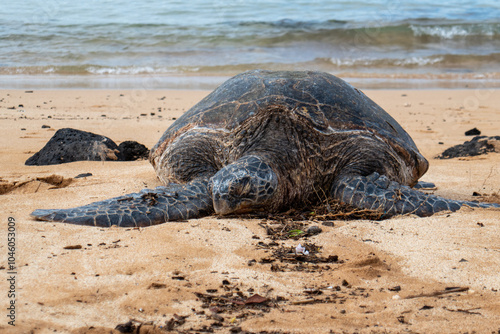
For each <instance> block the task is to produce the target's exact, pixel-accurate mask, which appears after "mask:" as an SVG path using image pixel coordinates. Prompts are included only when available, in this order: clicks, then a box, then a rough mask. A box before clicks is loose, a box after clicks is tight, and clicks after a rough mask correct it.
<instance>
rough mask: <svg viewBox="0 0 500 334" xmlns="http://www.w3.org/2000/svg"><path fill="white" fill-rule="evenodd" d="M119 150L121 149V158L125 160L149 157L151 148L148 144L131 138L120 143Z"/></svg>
mask: <svg viewBox="0 0 500 334" xmlns="http://www.w3.org/2000/svg"><path fill="white" fill-rule="evenodd" d="M118 150H119V151H120V158H121V159H120V160H123V161H133V160H139V159H147V158H148V156H149V150H148V148H147V147H146V146H144V145H142V144H139V143H138V142H136V141H131V140H127V141H124V142H123V143H121V144H120V145H118Z"/></svg>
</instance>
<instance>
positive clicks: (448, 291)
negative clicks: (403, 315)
mask: <svg viewBox="0 0 500 334" xmlns="http://www.w3.org/2000/svg"><path fill="white" fill-rule="evenodd" d="M468 290H469V288H468V287H465V288H460V287H458V288H447V289H445V290H441V291H434V292H431V293H422V294H419V295H410V296H408V297H406V298H405V299H412V298H420V297H436V296H441V295H446V294H449V293H455V292H464V291H468Z"/></svg>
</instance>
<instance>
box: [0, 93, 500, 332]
mask: <svg viewBox="0 0 500 334" xmlns="http://www.w3.org/2000/svg"><path fill="white" fill-rule="evenodd" d="M208 93H209V92H208V91H196V90H189V91H181V90H77V89H75V90H53V91H46V90H33V91H32V90H1V91H0V119H1V121H0V131H1V134H0V138H1V140H0V154H1V156H2V159H1V160H0V171H1V173H0V194H1V195H0V199H1V200H0V213H1V214H0V215H1V219H0V223H1V230H2V232H1V235H2V240H1V242H0V254H1V258H2V261H1V262H0V275H1V277H2V279H1V280H0V293H1V295H2V298H1V301H2V302H1V306H2V310H3V311H2V313H1V319H2V321H1V322H0V331H1V332H2V333H37V334H38V333H54V332H57V333H119V331H118V330H117V329H115V328H116V326H117V325H120V324H125V323H127V322H129V321H130V320H132V319H133V320H134V322H133V324H134V325H135V326H139V325H140V324H142V327H141V331H140V333H164V332H165V331H164V329H165V328H168V329H170V330H171V332H172V333H197V332H200V333H201V332H210V331H212V332H215V333H228V332H230V331H231V330H232V331H233V332H235V333H237V332H239V331H247V332H249V333H260V332H262V333H401V332H411V333H466V332H467V333H472V332H475V333H497V332H500V291H499V290H500V269H499V268H500V238H499V236H500V210H498V209H490V210H486V209H470V208H463V209H461V210H460V211H458V212H456V213H442V214H438V215H435V216H432V217H428V218H418V217H414V216H404V217H395V218H392V219H388V220H384V221H369V220H351V221H334V222H333V223H334V224H333V226H324V225H321V223H311V225H318V226H320V227H321V228H322V230H323V231H322V233H320V234H318V235H316V236H312V237H309V238H308V239H300V240H294V239H289V240H277V241H276V243H277V244H278V245H279V246H284V247H296V246H297V245H298V243H313V244H315V245H316V246H318V247H321V249H320V254H321V256H323V257H328V256H338V261H335V262H333V263H328V264H325V263H319V264H310V263H305V264H302V267H300V266H298V265H297V264H293V263H282V262H280V261H278V260H276V261H274V262H272V263H270V262H269V261H266V259H268V258H269V257H270V256H271V253H272V250H273V249H275V248H276V247H277V246H276V245H269V244H270V243H271V242H272V240H271V239H269V237H268V236H267V235H266V229H264V228H263V227H261V226H260V225H259V223H262V220H260V219H243V218H231V219H229V218H218V217H208V218H203V219H195V220H190V221H188V222H181V223H166V224H162V225H157V226H153V227H149V228H143V229H123V228H109V229H106V228H93V227H82V226H72V225H67V224H57V223H47V222H40V221H35V220H33V219H32V218H30V216H29V214H30V212H32V211H33V210H34V209H39V208H69V207H74V206H79V205H84V204H88V203H90V202H93V201H97V200H102V199H106V198H110V197H115V196H119V195H123V194H127V193H130V192H137V191H139V190H140V189H143V188H145V187H148V188H152V187H156V186H158V185H161V184H160V182H159V181H158V180H157V178H156V175H155V173H154V171H153V168H152V166H151V165H150V164H149V162H148V161H146V160H143V161H134V162H74V163H68V164H62V165H53V166H25V165H24V162H25V161H26V159H28V158H29V157H30V156H31V155H33V154H34V153H35V152H37V151H38V150H40V149H41V148H42V147H43V146H44V145H45V143H46V142H47V141H48V140H49V139H50V138H51V137H52V136H53V135H54V133H55V131H56V130H58V129H61V128H65V127H70V128H76V129H80V130H85V131H90V132H93V133H96V134H101V135H104V136H107V137H110V138H111V139H113V140H114V141H115V142H116V143H117V144H119V143H120V142H123V141H126V140H135V141H138V142H139V143H142V144H144V145H146V146H147V147H148V148H151V147H152V146H153V145H154V144H155V143H156V141H157V140H158V139H159V138H160V136H161V134H162V133H163V132H164V131H165V130H166V129H167V128H168V126H170V125H171V124H172V123H173V122H174V120H175V119H176V118H178V117H179V116H180V115H182V113H183V112H185V111H187V110H188V109H189V108H190V107H191V106H193V105H194V104H195V103H196V102H198V101H199V100H200V99H202V98H203V97H204V96H206V95H207V94H208ZM365 93H366V94H367V95H368V96H369V97H370V98H372V99H373V100H374V101H375V102H377V103H378V104H380V105H381V106H382V107H383V108H384V109H385V110H386V111H387V112H389V113H390V114H391V115H392V116H393V117H394V118H395V119H396V120H397V121H398V122H399V123H400V124H401V125H402V126H403V128H404V129H405V130H406V131H407V132H408V133H409V134H410V135H411V137H412V138H413V139H414V141H415V143H416V144H417V146H418V147H419V149H420V151H421V152H422V153H423V155H424V156H425V157H426V158H427V159H428V160H429V162H430V168H429V171H428V172H427V174H426V175H424V177H423V178H422V179H423V180H425V181H428V182H434V183H435V184H436V186H437V190H435V191H434V193H435V194H437V195H440V196H443V197H447V198H452V199H459V200H476V199H478V197H473V196H472V194H473V193H474V192H477V193H480V194H482V195H484V196H483V197H480V198H479V199H482V200H491V201H496V202H499V197H498V194H500V154H498V153H490V154H487V155H481V156H477V157H472V158H458V159H449V160H438V159H435V158H434V157H435V156H436V155H438V154H439V153H441V152H442V151H444V149H446V148H448V147H451V146H453V145H456V144H460V143H463V142H464V141H466V140H470V139H471V138H472V137H466V136H465V135H464V133H465V131H467V130H470V129H472V128H474V127H476V128H478V129H479V130H480V131H481V132H482V134H484V135H489V136H493V135H500V90H492V89H484V90H481V89H469V90H444V89H443V90H441V89H439V90H367V91H365ZM82 173H92V176H89V177H85V178H78V179H75V178H74V177H75V176H77V175H79V174H82ZM52 175H56V176H57V177H52V178H49V179H48V180H52V181H50V182H49V181H47V179H45V181H43V180H40V178H47V177H50V176H52ZM54 179H58V180H66V181H65V182H62V187H61V186H58V185H57V184H55V182H54V181H53V180H54ZM495 194H497V195H496V197H495ZM9 222H15V231H16V244H15V247H16V249H15V252H16V253H15V266H16V272H17V274H16V275H15V277H16V279H15V294H16V298H15V327H14V326H11V325H9V324H8V321H10V320H9V318H8V317H6V315H8V312H9V311H8V310H7V307H8V306H9V304H8V303H9V301H10V300H11V299H7V298H6V296H7V294H8V291H9V289H10V288H11V286H10V282H9V281H7V278H9V277H10V275H9V274H8V272H9V267H8V264H7V259H8V247H7V242H6V241H7V231H8V229H9ZM11 225H13V223H11ZM68 246H71V247H68ZM273 247H274V248H273ZM252 260H254V261H252ZM273 266H274V267H273ZM277 266H278V268H280V269H279V270H277V269H276V268H277ZM447 288H448V290H446V289H447ZM449 288H458V289H455V290H453V289H452V290H449ZM255 294H258V295H259V296H262V297H264V298H266V300H267V301H266V302H264V303H256V302H251V301H250V302H249V301H248V297H251V296H252V295H255ZM210 296H211V297H210ZM238 298H239V299H238ZM236 299H237V302H236V301H235V300H236ZM242 300H243V302H242Z"/></svg>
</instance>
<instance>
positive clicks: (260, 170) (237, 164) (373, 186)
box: [32, 70, 500, 227]
mask: <svg viewBox="0 0 500 334" xmlns="http://www.w3.org/2000/svg"><path fill="white" fill-rule="evenodd" d="M149 160H150V162H151V164H152V165H153V166H154V168H155V170H156V173H157V175H158V177H159V178H160V179H161V181H163V182H164V183H165V184H166V185H165V186H161V187H157V188H156V189H153V190H151V189H144V190H142V191H140V192H139V193H134V194H129V195H124V196H120V197H116V198H112V199H109V200H104V201H100V202H95V203H92V204H88V205H85V206H81V207H77V208H72V209H57V210H56V209H54V210H35V211H34V212H33V213H32V216H34V217H35V218H36V219H39V220H46V221H60V222H64V223H72V224H83V225H96V226H111V225H118V226H124V227H125V226H127V227H128V226H149V225H154V224H161V223H165V222H167V221H175V220H184V219H189V218H198V217H202V216H206V215H209V214H211V213H213V212H214V211H215V213H216V214H219V215H225V214H230V213H236V214H237V213H243V212H252V211H259V210H265V211H270V212H275V211H280V210H286V209H289V208H292V207H297V206H299V205H302V204H304V203H306V202H312V201H315V200H317V199H318V198H320V197H322V196H323V198H324V196H331V197H333V198H335V199H337V200H339V201H341V202H344V203H347V204H350V205H353V206H355V207H358V208H366V209H372V210H378V211H380V213H381V215H382V217H391V216H393V215H396V214H407V213H413V214H416V215H418V216H429V215H432V214H434V213H436V212H438V211H442V210H450V211H456V210H458V209H459V208H460V207H461V206H462V205H468V206H471V207H500V205H497V204H481V203H477V202H465V201H455V200H448V199H444V198H441V197H437V196H433V195H428V194H424V193H422V192H420V191H418V190H415V189H412V188H411V187H412V186H414V185H416V184H417V182H418V179H419V178H420V177H421V176H422V175H423V174H424V173H425V172H426V171H427V168H428V162H427V160H426V159H425V158H424V157H423V156H422V154H420V153H419V151H418V149H417V147H416V146H415V143H414V142H413V140H412V139H411V138H410V136H409V135H408V134H407V133H406V132H405V131H404V130H403V128H402V127H401V126H400V125H399V124H398V123H397V122H396V121H395V120H394V119H393V118H392V117H391V116H390V115H389V114H388V113H387V112H385V111H384V110H383V109H382V108H381V107H379V106H378V105H377V104H375V103H374V102H373V101H372V100H370V99H369V98H368V97H367V96H366V95H364V94H363V93H362V92H361V91H359V90H358V89H356V88H354V87H352V86H351V85H349V84H348V83H346V82H344V81H343V80H341V79H339V78H337V77H335V76H333V75H331V74H327V73H322V72H312V71H307V72H299V71H293V72H289V71H277V72H275V71H263V70H255V71H249V72H245V73H242V74H239V75H237V76H235V77H233V78H231V79H229V80H228V81H226V82H225V83H223V84H222V85H221V86H220V87H219V88H217V89H216V90H215V91H213V92H212V93H211V94H210V95H208V96H207V97H206V98H204V99H203V100H202V101H201V102H199V103H198V104H197V105H195V106H194V107H192V108H191V109H190V110H189V111H187V112H186V113H185V114H183V115H182V116H181V117H180V118H179V119H178V120H176V121H175V122H174V123H173V124H172V125H171V126H170V127H169V128H168V129H167V131H166V132H165V133H164V134H163V136H162V137H161V139H160V140H159V142H158V143H157V144H156V146H154V147H153V149H152V150H151V152H150V156H149Z"/></svg>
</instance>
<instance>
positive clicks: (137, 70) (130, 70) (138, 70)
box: [86, 66, 177, 75]
mask: <svg viewBox="0 0 500 334" xmlns="http://www.w3.org/2000/svg"><path fill="white" fill-rule="evenodd" d="M86 71H87V72H88V73H90V74H100V75H137V74H157V73H175V72H177V70H174V69H169V68H165V67H161V68H155V67H150V66H142V67H95V66H89V67H87V68H86Z"/></svg>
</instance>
